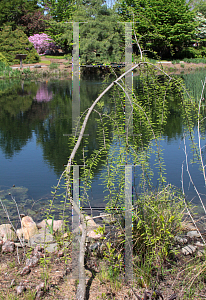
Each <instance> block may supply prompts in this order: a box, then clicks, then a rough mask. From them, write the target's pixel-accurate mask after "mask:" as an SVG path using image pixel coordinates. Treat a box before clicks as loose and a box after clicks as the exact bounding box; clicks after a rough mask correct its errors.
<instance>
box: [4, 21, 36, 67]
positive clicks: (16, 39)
mask: <svg viewBox="0 0 206 300" xmlns="http://www.w3.org/2000/svg"><path fill="white" fill-rule="evenodd" d="M0 52H1V53H2V54H3V55H4V56H5V58H6V59H7V61H8V63H9V64H14V63H16V64H18V63H19V59H18V60H17V59H15V57H16V54H27V57H26V59H25V60H24V63H36V62H38V61H39V55H38V53H37V52H36V50H35V48H34V46H33V44H32V43H30V42H29V40H28V37H27V36H26V34H25V33H24V32H23V31H22V30H21V29H16V30H14V31H12V27H11V26H5V27H4V29H3V30H2V31H1V32H0Z"/></svg>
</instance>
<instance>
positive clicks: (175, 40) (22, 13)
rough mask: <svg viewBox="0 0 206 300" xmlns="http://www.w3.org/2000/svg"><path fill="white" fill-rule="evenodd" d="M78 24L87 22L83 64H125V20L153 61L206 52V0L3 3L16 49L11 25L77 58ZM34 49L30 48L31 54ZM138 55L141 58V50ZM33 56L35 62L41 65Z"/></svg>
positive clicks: (0, 15) (4, 22) (2, 15)
mask: <svg viewBox="0 0 206 300" xmlns="http://www.w3.org/2000/svg"><path fill="white" fill-rule="evenodd" d="M72 21H76V22H84V23H80V37H81V38H80V56H81V63H94V62H96V63H107V62H108V63H109V62H120V61H124V45H125V40H124V36H125V29H124V24H123V23H121V22H134V29H135V32H136V35H137V38H138V39H139V42H140V45H141V47H142V49H143V50H146V51H147V52H146V53H147V55H148V56H149V57H152V58H162V59H171V58H174V59H175V58H184V57H187V58H193V57H195V58H196V57H204V56H205V54H206V48H205V45H206V3H205V1H203V0H196V1H190V2H188V3H187V1H186V0H172V1H169V2H168V1H166V0H133V1H131V0H117V1H116V3H115V5H114V6H113V7H108V6H107V4H106V2H105V1H104V0H77V1H75V0H11V1H7V0H0V28H1V33H0V39H2V40H4V44H8V45H12V46H11V47H13V48H15V47H16V48H17V46H15V43H10V38H9V36H8V40H6V39H5V33H4V30H5V27H6V26H10V27H9V28H10V29H8V27H7V32H9V35H10V36H11V31H15V30H17V31H19V30H20V31H21V32H22V31H23V32H24V34H25V36H24V39H25V40H26V37H29V36H31V35H34V34H40V33H46V34H48V35H49V36H50V37H51V38H52V39H53V41H54V42H55V43H56V45H57V46H58V48H59V49H60V52H61V53H62V54H68V55H70V56H71V55H72V48H73V44H72V38H73V26H72ZM17 31H16V33H17ZM19 35H21V34H19V33H18V34H17V36H19ZM133 38H134V36H133ZM14 39H15V37H14ZM21 43H23V42H21ZM28 48H29V46H28V45H27V47H25V51H26V50H27V51H28ZM21 50H22V49H21ZM22 51H23V50H22ZM0 52H2V53H3V54H4V53H8V47H7V49H6V48H5V47H4V48H2V46H0ZM133 52H134V53H136V54H138V49H137V48H136V47H135V46H134V48H133ZM33 56H34V57H33V59H31V57H30V62H31V61H32V60H33V61H37V57H35V55H34V54H33Z"/></svg>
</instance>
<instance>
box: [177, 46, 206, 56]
mask: <svg viewBox="0 0 206 300" xmlns="http://www.w3.org/2000/svg"><path fill="white" fill-rule="evenodd" d="M181 54H182V56H181V58H202V57H204V56H206V47H200V48H195V47H188V48H186V49H185V50H183V51H182V53H181Z"/></svg>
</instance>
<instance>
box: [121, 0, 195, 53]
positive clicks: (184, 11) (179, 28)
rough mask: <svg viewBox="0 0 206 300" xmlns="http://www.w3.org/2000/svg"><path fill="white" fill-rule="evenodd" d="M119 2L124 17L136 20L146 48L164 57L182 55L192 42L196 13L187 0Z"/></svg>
mask: <svg viewBox="0 0 206 300" xmlns="http://www.w3.org/2000/svg"><path fill="white" fill-rule="evenodd" d="M116 6H117V10H118V13H119V16H120V18H121V21H127V22H132V21H134V22H135V31H136V32H137V37H139V38H141V39H140V43H141V45H142V47H143V49H147V50H151V51H152V52H156V53H157V54H158V55H159V56H160V57H161V58H169V57H171V56H176V57H177V56H178V57H180V56H181V53H182V51H183V50H184V47H187V46H188V45H189V44H190V43H191V42H193V38H194V31H195V27H196V22H195V21H194V16H195V14H194V12H193V11H191V10H190V9H189V6H188V4H187V3H186V1H185V0H172V1H169V2H168V1H166V0H135V1H133V0H132V1H131V0H120V1H118V2H117V4H116Z"/></svg>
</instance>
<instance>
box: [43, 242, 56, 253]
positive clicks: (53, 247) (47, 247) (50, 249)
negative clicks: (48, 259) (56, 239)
mask: <svg viewBox="0 0 206 300" xmlns="http://www.w3.org/2000/svg"><path fill="white" fill-rule="evenodd" d="M44 249H45V250H46V251H47V252H49V253H52V252H55V251H57V250H58V247H57V243H52V244H47V245H45V248H44Z"/></svg>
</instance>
